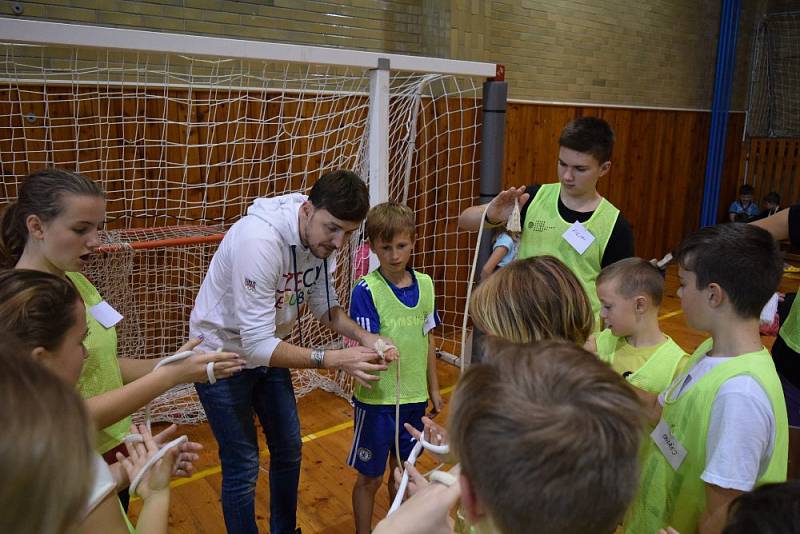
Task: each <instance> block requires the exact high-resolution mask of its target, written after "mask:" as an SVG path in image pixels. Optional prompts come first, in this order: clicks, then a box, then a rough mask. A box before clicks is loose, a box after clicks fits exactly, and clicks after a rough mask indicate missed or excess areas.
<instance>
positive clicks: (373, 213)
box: [366, 202, 417, 243]
mask: <svg viewBox="0 0 800 534" xmlns="http://www.w3.org/2000/svg"><path fill="white" fill-rule="evenodd" d="M366 234H367V239H369V240H370V242H372V243H374V242H375V240H376V239H381V240H382V241H386V242H389V241H392V240H393V239H394V237H395V236H396V235H402V234H408V235H409V236H411V239H414V237H416V235H417V227H416V222H415V221H414V212H413V211H411V208H409V207H408V206H406V205H405V204H400V203H399V202H384V203H383V204H378V205H377V206H373V207H372V209H370V210H369V213H367V227H366Z"/></svg>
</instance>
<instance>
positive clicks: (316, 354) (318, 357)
mask: <svg viewBox="0 0 800 534" xmlns="http://www.w3.org/2000/svg"><path fill="white" fill-rule="evenodd" d="M324 361H325V349H311V363H312V364H313V365H314V367H316V368H317V369H319V368H321V367H322V363H323V362H324Z"/></svg>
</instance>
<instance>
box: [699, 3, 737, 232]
mask: <svg viewBox="0 0 800 534" xmlns="http://www.w3.org/2000/svg"><path fill="white" fill-rule="evenodd" d="M740 12H741V0H723V3H722V12H721V14H720V21H719V41H718V43H717V65H716V71H715V76H714V100H713V103H712V105H711V131H710V133H709V139H708V153H707V156H706V174H705V186H704V189H703V204H702V211H701V213H700V225H701V226H711V225H713V224H716V222H717V209H718V206H719V192H720V182H721V178H722V167H723V165H724V159H725V141H726V137H727V130H728V112H729V110H730V103H731V93H732V90H733V71H734V66H735V62H736V40H737V34H738V28H739V14H740Z"/></svg>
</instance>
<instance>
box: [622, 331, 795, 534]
mask: <svg viewBox="0 0 800 534" xmlns="http://www.w3.org/2000/svg"><path fill="white" fill-rule="evenodd" d="M712 347H713V342H712V340H710V339H709V340H706V341H705V342H704V343H703V344H701V345H700V347H698V349H697V350H696V351H695V353H694V354H693V355H692V357H691V359H690V360H689V363H688V364H687V367H686V368H687V369H688V370H691V368H692V367H693V366H694V365H695V364H696V363H697V362H698V361H700V359H701V358H703V356H704V355H705V354H706V353H707V352H708V351H709V350H710V349H711V348H712ZM739 375H749V376H752V377H753V378H754V379H755V380H757V381H758V383H759V384H760V385H761V387H762V388H764V391H765V392H766V394H767V397H768V398H769V400H770V404H771V406H772V411H773V414H774V416H775V425H776V428H775V443H774V448H773V451H772V457H771V459H770V462H769V464H768V465H767V468H766V469H765V470H764V473H763V474H762V475H761V476H760V477H759V478H758V480H757V481H756V486H760V485H762V484H766V483H770V482H783V481H785V480H786V464H787V457H788V446H789V426H788V422H787V418H786V404H785V402H784V398H783V390H782V388H781V383H780V380H779V378H778V374H777V372H776V371H775V365H774V364H773V363H772V357H771V356H770V354H769V352H768V351H767V349H765V348H762V349H761V350H760V351H758V352H752V353H749V354H743V355H741V356H736V357H732V358H730V359H729V360H728V361H726V362H723V363H721V364H719V365H717V366H716V367H714V368H713V369H712V370H710V371H709V372H708V373H707V374H705V375H704V376H702V377H701V378H700V380H699V381H698V382H697V383H695V384H694V386H692V387H691V388H689V390H687V391H686V392H685V393H684V394H683V395H681V396H680V397H678V398H677V399H670V397H669V393H670V390H667V392H666V397H667V399H666V401H665V404H664V409H663V411H662V414H661V417H662V419H663V420H664V421H666V422H667V423H668V424H669V427H670V430H671V432H672V434H673V436H674V437H675V439H676V440H677V441H678V442H680V443H681V444H682V445H683V446H684V448H685V449H686V457H685V458H684V460H683V462H682V463H681V465H680V466H679V467H678V469H677V471H676V470H674V469H673V468H672V467H671V466H670V464H669V463H668V462H667V460H666V459H665V458H664V455H663V454H662V453H661V451H660V450H659V449H658V447H656V445H655V444H654V443H653V440H652V439H651V438H650V436H648V437H647V445H646V447H645V452H644V455H643V456H642V473H641V477H640V479H639V480H640V486H639V495H638V496H637V497H636V500H634V503H633V505H632V506H631V508H630V509H629V511H628V515H627V516H626V518H625V522H624V525H623V526H624V531H625V532H626V533H629V534H642V533H645V532H658V529H659V528H666V527H667V526H672V527H673V528H675V529H676V530H677V531H678V532H680V533H681V534H693V533H694V532H697V524H698V521H699V519H700V516H701V514H702V513H703V512H704V511H705V509H706V494H705V482H703V480H702V479H701V478H700V475H701V474H702V473H703V471H704V470H705V466H706V437H707V436H708V426H709V421H710V417H711V407H712V405H713V403H714V399H715V398H716V396H717V391H718V390H719V388H720V387H721V386H722V384H723V383H725V381H727V380H729V379H731V378H733V377H735V376H739ZM676 386H679V384H676Z"/></svg>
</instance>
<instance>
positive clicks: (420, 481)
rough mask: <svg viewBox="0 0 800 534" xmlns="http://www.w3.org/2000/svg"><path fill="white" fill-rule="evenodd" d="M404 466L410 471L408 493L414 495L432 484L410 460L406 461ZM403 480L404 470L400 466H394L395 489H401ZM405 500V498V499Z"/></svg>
mask: <svg viewBox="0 0 800 534" xmlns="http://www.w3.org/2000/svg"><path fill="white" fill-rule="evenodd" d="M403 467H405V469H406V470H407V471H408V486H406V495H407V496H408V497H406V498H409V497H413V496H414V495H415V494H416V493H417V492H418V491H419V490H421V489H422V488H425V487H427V486H428V484H430V482H428V481H427V480H425V477H424V476H422V475H421V474H420V473H419V471H417V469H416V468H415V467H414V466H413V465H411V464H410V463H408V462H404V465H403ZM402 480H403V470H402V469H400V468H399V467H395V468H394V489H395V491H397V490H398V489H400V481H402ZM404 500H405V499H404Z"/></svg>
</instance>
